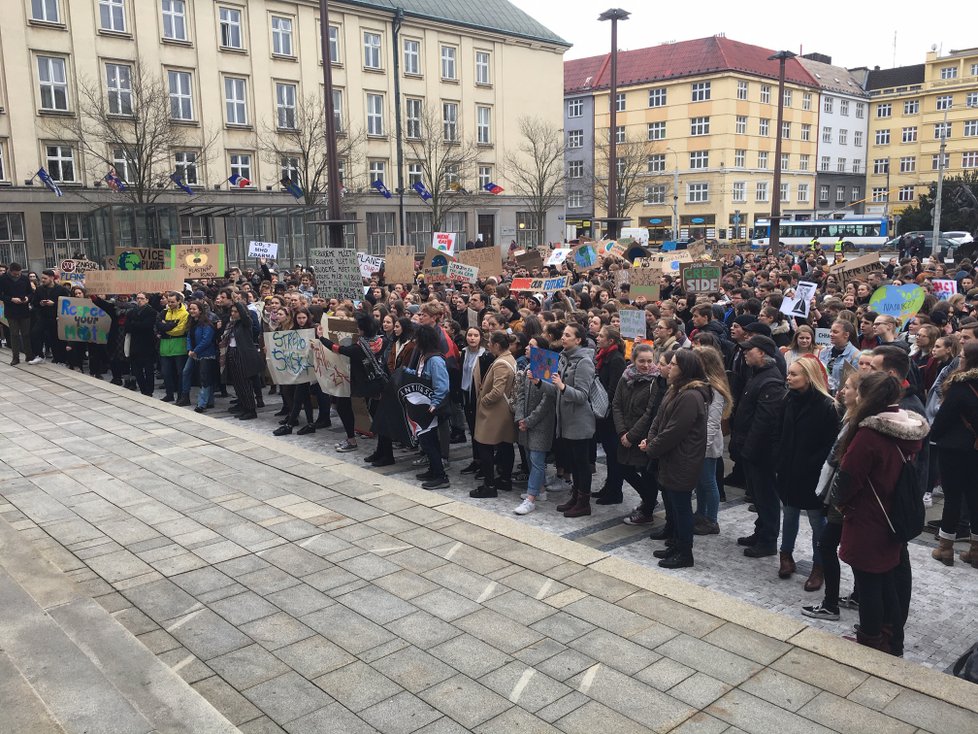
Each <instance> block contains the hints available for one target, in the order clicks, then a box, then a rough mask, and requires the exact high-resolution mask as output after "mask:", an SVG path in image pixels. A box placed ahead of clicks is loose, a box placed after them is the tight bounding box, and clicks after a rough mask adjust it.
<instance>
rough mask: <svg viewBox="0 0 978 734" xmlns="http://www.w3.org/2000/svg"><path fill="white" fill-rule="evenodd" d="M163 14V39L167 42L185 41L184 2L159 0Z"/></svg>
mask: <svg viewBox="0 0 978 734" xmlns="http://www.w3.org/2000/svg"><path fill="white" fill-rule="evenodd" d="M160 9H161V11H162V13H163V38H164V39H166V40H167V41H187V40H189V39H188V37H187V25H188V23H187V2H186V0H160Z"/></svg>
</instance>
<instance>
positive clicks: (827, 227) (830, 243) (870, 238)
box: [751, 217, 890, 251]
mask: <svg viewBox="0 0 978 734" xmlns="http://www.w3.org/2000/svg"><path fill="white" fill-rule="evenodd" d="M814 237H817V238H818V244H819V245H820V246H821V248H822V249H823V250H832V249H833V248H834V247H835V243H836V242H838V240H839V237H842V240H843V243H844V245H845V249H846V250H847V251H851V250H879V249H882V247H883V245H884V244H885V243H886V242H887V240H889V239H890V227H889V223H888V222H887V221H886V220H885V219H882V218H880V217H860V218H851V219H810V220H807V221H805V220H788V221H784V220H782V222H781V237H780V240H781V246H782V247H786V248H793V249H804V248H806V247H809V246H811V243H812V238H814ZM770 244H771V221H770V220H769V219H758V220H757V222H755V224H754V231H753V232H752V233H751V247H754V248H765V247H767V246H768V245H770Z"/></svg>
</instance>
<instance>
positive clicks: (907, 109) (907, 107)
mask: <svg viewBox="0 0 978 734" xmlns="http://www.w3.org/2000/svg"><path fill="white" fill-rule="evenodd" d="M919 112H920V100H919V99H908V100H907V101H906V102H904V103H903V114H905V115H916V114H918V113H919Z"/></svg>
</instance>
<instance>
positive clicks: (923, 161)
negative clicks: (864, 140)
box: [857, 48, 978, 214]
mask: <svg viewBox="0 0 978 734" xmlns="http://www.w3.org/2000/svg"><path fill="white" fill-rule="evenodd" d="M857 71H861V72H862V73H864V74H865V76H866V84H865V86H866V90H867V91H868V92H869V95H870V100H871V101H870V110H869V133H868V143H869V155H868V156H867V176H866V179H867V187H868V189H869V192H868V193H869V196H870V200H871V201H872V202H873V203H875V204H876V205H877V206H878V207H882V208H884V209H888V210H889V213H891V214H899V212H900V211H902V210H903V209H904V208H906V207H907V206H908V205H909V204H912V203H913V202H915V201H916V200H917V197H918V196H920V195H921V194H924V193H926V192H927V187H928V186H930V184H931V183H933V182H934V181H936V180H937V175H938V169H939V168H940V165H941V143H942V142H944V143H945V146H946V147H945V151H944V175H945V176H960V175H961V174H963V173H966V172H969V171H971V172H973V171H975V170H976V169H978V48H972V49H965V50H961V51H951V52H950V53H949V54H947V55H941V54H940V53H938V52H936V51H929V52H928V53H927V57H926V60H925V62H924V63H923V64H915V65H913V66H902V67H897V68H894V69H880V68H879V67H876V68H874V69H872V70H857Z"/></svg>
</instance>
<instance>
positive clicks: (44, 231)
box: [41, 212, 91, 267]
mask: <svg viewBox="0 0 978 734" xmlns="http://www.w3.org/2000/svg"><path fill="white" fill-rule="evenodd" d="M41 235H42V237H43V239H44V260H45V264H46V265H47V266H48V267H55V266H57V264H58V263H59V262H60V261H62V260H64V259H65V258H67V257H71V255H72V254H74V253H76V252H83V253H88V252H90V251H91V229H90V227H89V226H88V219H87V217H86V216H85V215H83V214H75V213H64V212H41Z"/></svg>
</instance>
